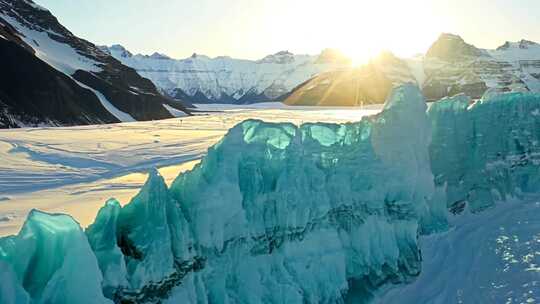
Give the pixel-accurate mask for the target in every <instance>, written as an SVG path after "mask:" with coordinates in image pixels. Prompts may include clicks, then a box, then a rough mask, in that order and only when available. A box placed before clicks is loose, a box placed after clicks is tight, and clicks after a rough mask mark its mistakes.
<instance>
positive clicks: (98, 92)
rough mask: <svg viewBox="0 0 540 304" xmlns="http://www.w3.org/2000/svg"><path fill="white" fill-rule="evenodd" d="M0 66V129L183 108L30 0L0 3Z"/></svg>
mask: <svg viewBox="0 0 540 304" xmlns="http://www.w3.org/2000/svg"><path fill="white" fill-rule="evenodd" d="M0 64H1V66H2V69H0V128H12V127H24V126H41V125H44V126H63V125H84V124H100V123H115V122H121V121H137V120H154V119H163V118H172V117H174V115H173V114H172V112H174V113H178V112H176V111H172V110H171V109H172V108H174V109H176V110H180V111H183V112H185V113H188V111H187V110H186V108H185V106H184V105H183V103H182V102H181V101H178V100H174V99H172V98H169V97H165V96H163V95H161V94H160V93H159V92H158V90H157V88H156V87H155V85H154V84H153V83H152V82H151V81H150V80H148V79H145V78H143V77H141V76H140V75H139V74H138V73H137V72H136V71H135V70H134V69H132V68H130V67H127V66H125V65H123V64H122V63H120V62H119V61H118V60H116V59H115V58H113V57H112V56H110V55H109V54H107V53H105V52H103V51H101V50H100V49H99V48H98V47H96V46H95V45H94V44H92V43H91V42H88V41H86V40H83V39H80V38H78V37H77V36H75V35H73V34H72V33H71V32H70V31H69V30H68V29H66V28H65V27H64V26H62V25H61V24H60V23H59V22H58V20H57V19H56V18H55V17H54V16H53V15H52V14H51V13H50V12H49V11H48V10H46V9H45V8H42V7H40V6H38V5H37V4H35V3H33V2H32V1H30V0H0Z"/></svg>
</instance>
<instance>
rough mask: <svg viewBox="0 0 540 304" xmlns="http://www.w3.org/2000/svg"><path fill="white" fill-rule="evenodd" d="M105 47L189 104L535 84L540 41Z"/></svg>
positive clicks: (319, 101)
mask: <svg viewBox="0 0 540 304" xmlns="http://www.w3.org/2000/svg"><path fill="white" fill-rule="evenodd" d="M102 49H103V50H104V51H106V52H108V53H110V54H111V55H112V56H113V57H115V58H117V59H118V60H120V61H121V62H122V63H124V64H126V65H128V66H131V67H133V68H134V69H136V70H137V71H138V72H139V73H140V74H141V75H143V76H144V77H147V78H149V79H151V80H152V81H153V82H154V83H155V84H156V86H157V87H158V88H159V89H160V90H161V91H162V92H163V93H164V94H166V95H169V96H171V97H178V98H183V99H185V100H189V101H190V102H193V103H233V104H246V103H254V102H261V101H284V102H285V103H286V104H290V105H319V106H356V105H364V104H372V103H383V102H384V100H385V98H386V97H387V96H388V94H389V92H390V90H391V89H392V88H393V87H395V86H397V85H400V84H404V83H414V84H417V85H418V86H420V87H421V89H422V91H423V93H424V94H425V96H426V97H427V99H428V100H437V99H440V98H442V97H445V96H452V95H455V94H459V93H464V94H466V95H469V96H471V97H472V98H480V97H481V96H482V95H483V94H484V93H485V92H486V91H488V90H489V89H493V90H496V91H503V92H506V91H533V92H539V91H540V45H539V44H537V43H535V42H532V41H528V40H522V41H519V42H506V43H505V44H503V45H502V46H501V47H499V48H497V49H495V50H486V49H480V48H477V47H475V46H474V45H471V44H468V43H466V42H465V41H464V40H463V39H462V38H461V37H459V36H457V35H452V34H442V35H441V36H440V37H439V39H437V41H435V42H434V43H433V45H432V46H431V47H430V49H429V50H428V51H427V52H426V54H424V55H419V56H415V57H413V58H399V57H397V56H395V55H393V54H392V53H389V52H384V53H382V54H381V55H379V56H378V57H377V58H374V59H372V60H371V61H370V62H369V63H368V64H366V65H364V66H361V67H353V66H351V61H350V60H348V59H347V58H345V57H344V56H343V55H342V54H340V53H339V52H337V51H335V50H331V49H328V50H325V51H323V52H322V53H321V54H320V55H319V56H308V55H294V54H292V53H290V52H287V51H282V52H279V53H276V54H273V55H269V56H267V57H265V58H263V59H260V60H257V61H250V60H241V59H232V58H230V57H216V58H209V57H207V56H204V55H198V54H193V56H191V57H190V58H186V59H180V60H176V59H172V58H170V57H168V56H166V55H163V54H159V53H154V54H153V55H150V56H148V55H140V54H137V55H133V54H132V53H131V52H129V51H128V50H126V49H125V48H124V47H122V46H120V45H114V46H112V47H102Z"/></svg>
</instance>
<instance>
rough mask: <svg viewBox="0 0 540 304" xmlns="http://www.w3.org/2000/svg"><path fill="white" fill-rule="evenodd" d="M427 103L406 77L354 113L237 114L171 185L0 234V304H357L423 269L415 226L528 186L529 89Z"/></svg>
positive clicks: (40, 218) (150, 184) (433, 224)
mask: <svg viewBox="0 0 540 304" xmlns="http://www.w3.org/2000/svg"><path fill="white" fill-rule="evenodd" d="M426 110H427V106H426V103H425V101H424V99H423V97H422V95H421V93H420V91H419V90H418V88H416V87H415V86H413V85H405V86H402V87H399V88H397V89H395V90H394V92H393V93H392V94H391V96H390V98H389V99H388V101H387V103H386V105H385V108H384V110H383V112H381V113H380V114H377V115H374V116H371V117H366V118H363V119H362V120H361V121H360V122H356V123H348V124H341V125H340V124H323V123H317V124H304V125H302V126H300V127H296V126H294V125H292V124H287V123H284V124H270V123H265V122H262V121H257V120H248V121H245V122H243V123H241V124H239V125H237V126H236V127H234V128H233V129H231V130H230V131H229V133H228V134H227V135H226V136H225V137H224V138H223V139H222V141H220V142H219V143H218V144H216V145H215V146H214V147H212V148H210V149H209V151H208V155H207V156H206V157H205V158H204V159H203V161H202V162H201V163H200V164H199V165H197V166H196V167H195V168H194V169H193V170H192V171H190V172H187V173H185V174H181V175H180V176H179V177H178V178H177V179H176V180H175V181H174V183H173V184H172V185H171V187H170V189H169V188H167V186H166V184H165V183H164V181H163V179H162V178H161V177H160V176H159V174H158V173H157V171H152V172H151V173H150V177H149V179H148V181H147V182H146V184H145V185H144V187H143V188H142V189H141V191H140V193H139V194H138V195H137V196H135V197H134V198H133V199H132V200H131V202H130V203H129V204H127V205H125V206H124V207H121V206H120V204H119V203H118V202H117V201H115V200H109V201H108V202H107V203H106V204H105V206H104V207H103V208H102V209H101V210H100V211H99V213H98V215H97V217H96V220H95V223H94V224H93V225H91V226H90V227H88V229H87V230H86V231H85V232H83V230H82V229H81V228H80V226H79V225H78V224H77V223H76V222H75V221H74V220H73V219H72V218H70V217H69V216H67V215H54V214H45V213H42V212H39V211H33V212H32V213H31V214H30V215H29V217H28V220H27V222H26V223H25V225H24V227H23V228H22V230H21V232H20V233H19V234H18V235H17V236H10V237H7V238H3V239H0V269H1V270H2V272H1V273H2V280H3V282H8V283H7V284H2V288H0V300H1V302H2V303H51V302H55V303H69V302H71V301H73V299H77V301H78V302H80V303H82V302H81V301H82V300H81V299H80V298H81V297H84V300H85V301H88V302H85V303H107V302H111V300H112V301H114V302H127V303H135V302H136V303H141V302H157V301H163V300H169V301H171V302H174V301H182V302H183V303H213V302H217V303H237V302H242V303H244V302H245V303H260V302H268V303H304V302H307V303H345V302H350V301H352V302H368V301H369V300H370V299H371V297H372V295H373V292H374V291H375V290H376V289H377V288H379V287H380V286H381V285H383V284H386V283H402V282H405V283H406V282H408V281H409V280H411V279H412V278H414V277H415V276H416V275H418V274H419V273H420V271H421V254H420V251H419V247H418V236H419V235H420V234H428V233H432V232H438V231H444V230H446V229H447V218H446V217H447V208H450V210H452V211H454V212H460V211H461V210H463V209H464V208H468V209H469V210H471V211H473V212H477V211H480V210H482V209H483V208H486V207H488V206H490V205H492V204H494V203H495V202H497V201H502V200H504V199H505V197H507V196H519V195H520V193H523V192H533V191H535V189H537V187H535V185H537V182H538V162H536V161H535V155H536V149H537V145H538V140H537V139H538V136H539V134H538V131H537V130H539V128H538V126H539V123H540V121H539V115H538V114H539V113H540V96H539V95H535V94H531V93H513V94H503V95H495V96H491V95H488V96H486V97H485V98H484V99H482V100H480V101H477V102H476V103H474V104H472V103H471V101H470V100H469V99H467V98H465V97H463V96H457V97H454V98H451V99H450V98H448V99H443V100H442V101H440V102H437V103H435V104H433V105H432V106H431V107H430V108H429V110H427V111H426ZM471 148H472V149H471ZM471 150H472V151H471ZM21 252H24V254H20V253H21ZM81 267H84V268H83V269H81ZM4 270H5V271H4ZM83 273H84V281H82V278H81V274H83ZM83 292H84V293H83Z"/></svg>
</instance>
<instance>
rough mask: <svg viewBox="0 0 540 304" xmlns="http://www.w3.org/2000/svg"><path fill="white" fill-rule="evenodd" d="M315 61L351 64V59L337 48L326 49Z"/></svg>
mask: <svg viewBox="0 0 540 304" xmlns="http://www.w3.org/2000/svg"><path fill="white" fill-rule="evenodd" d="M315 63H319V64H343V65H350V64H351V59H350V58H349V57H347V56H345V55H344V54H343V53H342V52H341V51H340V50H337V49H324V50H323V51H322V52H321V54H320V55H319V57H318V58H317V60H316V61H315Z"/></svg>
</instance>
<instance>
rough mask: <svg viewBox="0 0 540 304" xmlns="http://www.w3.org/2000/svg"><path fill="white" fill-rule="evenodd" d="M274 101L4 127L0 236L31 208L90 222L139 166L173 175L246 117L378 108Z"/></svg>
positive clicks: (339, 118)
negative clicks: (139, 118) (87, 122)
mask: <svg viewBox="0 0 540 304" xmlns="http://www.w3.org/2000/svg"><path fill="white" fill-rule="evenodd" d="M265 106H266V107H267V108H264V107H265ZM274 106H275V104H272V103H264V104H260V105H258V106H257V107H251V108H244V109H241V108H240V107H238V106H237V107H231V106H228V107H226V108H225V109H223V108H219V107H218V106H215V105H214V106H212V109H211V110H212V112H208V113H201V115H196V116H190V117H182V118H173V119H167V120H160V121H149V122H134V123H120V124H111V125H95V126H79V127H61V128H26V129H11V130H0V159H1V160H2V161H1V162H0V214H6V215H10V216H9V218H8V217H6V218H5V219H3V220H1V219H0V235H6V234H11V233H16V232H17V231H18V230H19V229H20V227H21V226H22V223H23V221H24V219H25V218H26V215H27V214H28V211H29V210H31V209H32V208H38V209H40V210H44V211H50V212H66V213H68V214H70V215H73V216H74V217H75V219H77V220H78V221H79V222H80V223H81V224H82V225H83V226H85V225H88V224H90V223H91V222H92V221H93V220H94V218H95V216H96V213H97V210H98V209H99V208H100V207H101V206H102V205H103V202H104V201H105V200H107V199H108V198H109V197H112V196H114V197H116V198H118V199H119V200H120V201H121V202H122V203H126V202H127V201H128V200H129V198H130V197H131V196H133V195H135V194H136V193H137V191H138V189H139V188H140V187H141V185H142V184H143V183H144V180H145V178H146V176H145V175H144V174H140V173H138V172H145V171H147V170H149V169H150V168H153V167H159V168H161V169H160V172H161V174H162V175H163V176H164V177H165V179H166V181H168V182H170V181H171V180H172V179H173V178H174V177H176V176H177V175H178V173H179V172H180V171H183V170H186V169H190V168H191V167H192V166H193V165H194V163H193V162H192V161H194V160H198V159H200V158H201V157H202V156H204V155H205V154H206V150H207V148H208V147H210V146H211V145H213V144H215V143H216V142H217V141H219V140H220V139H221V137H222V136H223V135H224V134H225V133H226V132H227V130H228V129H229V128H231V127H232V126H234V125H236V124H237V123H238V122H240V121H243V120H246V119H248V118H258V119H262V120H265V121H274V122H293V123H295V124H301V123H305V122H318V121H323V122H348V121H358V120H360V118H361V117H362V116H364V115H371V114H374V113H377V112H378V111H379V110H380V108H379V109H374V108H371V109H365V110H362V109H358V108H326V107H325V108H316V107H310V108H309V109H304V108H291V109H289V108H280V109H276V108H275V107H274ZM381 107H382V105H381ZM182 164H184V165H182Z"/></svg>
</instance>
